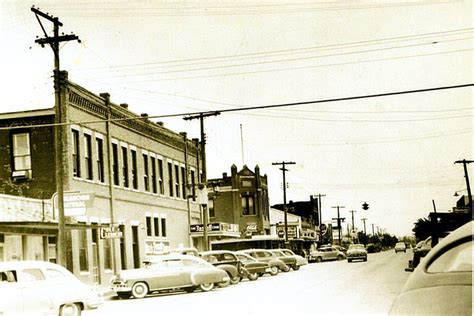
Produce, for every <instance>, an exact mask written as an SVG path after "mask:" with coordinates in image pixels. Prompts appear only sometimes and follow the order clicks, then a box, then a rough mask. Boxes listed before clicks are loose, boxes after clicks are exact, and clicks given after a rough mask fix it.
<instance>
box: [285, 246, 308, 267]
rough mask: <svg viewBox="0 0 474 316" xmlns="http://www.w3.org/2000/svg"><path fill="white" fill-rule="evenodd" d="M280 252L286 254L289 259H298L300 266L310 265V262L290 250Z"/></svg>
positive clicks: (297, 262)
mask: <svg viewBox="0 0 474 316" xmlns="http://www.w3.org/2000/svg"><path fill="white" fill-rule="evenodd" d="M278 250H280V251H281V252H283V254H285V255H286V256H289V257H294V258H296V264H297V265H298V266H300V267H301V266H304V265H306V264H308V260H307V259H306V258H304V257H303V256H300V255H297V254H295V253H294V252H293V251H292V250H290V249H284V248H283V249H278Z"/></svg>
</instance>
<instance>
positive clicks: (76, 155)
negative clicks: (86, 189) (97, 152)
mask: <svg viewBox="0 0 474 316" xmlns="http://www.w3.org/2000/svg"><path fill="white" fill-rule="evenodd" d="M80 153H81V152H80V150H79V131H77V130H75V129H73V130H72V175H73V176H74V177H78V178H79V177H80V176H81V161H80V159H81V157H80Z"/></svg>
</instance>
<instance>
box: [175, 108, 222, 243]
mask: <svg viewBox="0 0 474 316" xmlns="http://www.w3.org/2000/svg"><path fill="white" fill-rule="evenodd" d="M220 114H221V113H220V112H219V111H214V112H206V113H199V114H197V115H190V116H186V117H184V118H183V119H184V120H186V121H190V120H194V119H199V121H200V127H201V161H202V176H201V177H200V180H201V181H199V186H200V187H201V188H202V187H205V186H207V168H206V134H205V133H204V118H205V117H209V116H217V115H220ZM198 165H199V161H198ZM198 176H199V175H198ZM201 207H202V214H203V215H202V225H203V240H204V251H207V250H209V238H208V228H207V225H208V222H209V214H208V208H207V205H201Z"/></svg>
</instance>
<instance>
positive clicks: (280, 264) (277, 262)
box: [268, 259, 286, 270]
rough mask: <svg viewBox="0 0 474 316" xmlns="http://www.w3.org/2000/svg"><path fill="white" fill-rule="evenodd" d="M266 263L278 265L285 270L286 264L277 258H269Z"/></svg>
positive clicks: (271, 265) (272, 265)
mask: <svg viewBox="0 0 474 316" xmlns="http://www.w3.org/2000/svg"><path fill="white" fill-rule="evenodd" d="M268 264H269V265H270V267H278V269H280V270H285V267H286V264H285V263H284V262H283V261H281V260H279V259H275V260H271V261H270V262H269V263H268Z"/></svg>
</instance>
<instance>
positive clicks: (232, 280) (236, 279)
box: [230, 276, 241, 285]
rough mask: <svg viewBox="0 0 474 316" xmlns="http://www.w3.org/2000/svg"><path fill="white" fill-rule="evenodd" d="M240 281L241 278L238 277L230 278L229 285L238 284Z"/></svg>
mask: <svg viewBox="0 0 474 316" xmlns="http://www.w3.org/2000/svg"><path fill="white" fill-rule="evenodd" d="M240 280H241V278H240V277H239V276H235V277H233V278H230V284H232V285H235V284H237V283H239V282H240Z"/></svg>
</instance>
